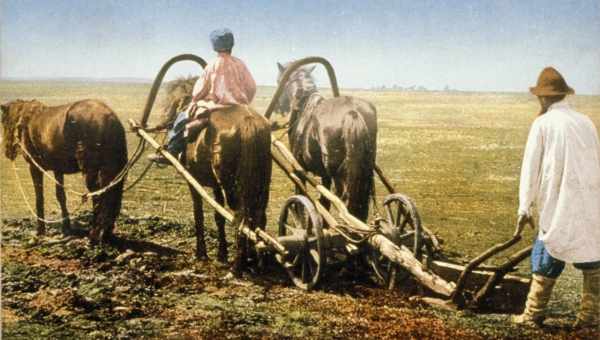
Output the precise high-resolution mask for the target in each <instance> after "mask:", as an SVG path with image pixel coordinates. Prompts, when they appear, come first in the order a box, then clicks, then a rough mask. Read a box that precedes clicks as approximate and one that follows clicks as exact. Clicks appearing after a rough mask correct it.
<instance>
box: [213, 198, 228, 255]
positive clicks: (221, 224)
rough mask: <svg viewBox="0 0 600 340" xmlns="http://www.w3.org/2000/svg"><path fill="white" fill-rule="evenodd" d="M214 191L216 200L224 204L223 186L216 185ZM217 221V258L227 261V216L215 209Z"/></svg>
mask: <svg viewBox="0 0 600 340" xmlns="http://www.w3.org/2000/svg"><path fill="white" fill-rule="evenodd" d="M213 193H214V195H215V200H216V201H217V203H219V204H220V205H224V204H225V197H223V192H222V191H221V188H219V187H216V188H215V189H214V190H213ZM215 222H216V223H217V231H218V237H219V252H218V255H217V259H218V260H219V262H222V263H227V256H228V254H227V239H226V237H225V218H224V217H223V216H221V214H219V213H218V212H217V211H215Z"/></svg>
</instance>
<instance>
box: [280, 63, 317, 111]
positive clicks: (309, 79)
mask: <svg viewBox="0 0 600 340" xmlns="http://www.w3.org/2000/svg"><path fill="white" fill-rule="evenodd" d="M291 64H292V62H289V63H286V64H283V65H282V64H280V63H277V67H278V68H279V76H278V78H277V83H278V84H280V83H281V80H282V79H281V76H282V75H283V73H284V72H285V70H286V69H287V68H288V67H289V66H290V65H291ZM314 69H315V65H312V66H304V67H300V68H299V69H297V70H296V71H294V73H292V75H291V76H290V78H289V79H288V81H287V82H286V84H285V88H284V91H283V93H282V94H281V96H280V97H279V102H278V108H277V110H278V111H279V112H281V113H284V114H285V113H286V112H292V111H294V110H297V109H298V107H297V106H298V104H299V103H300V101H302V99H305V98H306V97H307V96H309V95H310V94H311V93H313V92H315V91H316V90H317V85H316V83H315V80H314V78H313V76H312V72H313V71H314Z"/></svg>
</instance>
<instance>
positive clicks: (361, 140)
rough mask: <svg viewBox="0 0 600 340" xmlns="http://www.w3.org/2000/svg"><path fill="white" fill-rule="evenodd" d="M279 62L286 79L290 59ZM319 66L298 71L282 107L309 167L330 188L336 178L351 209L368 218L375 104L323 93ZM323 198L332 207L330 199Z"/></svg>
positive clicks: (299, 156) (295, 145)
mask: <svg viewBox="0 0 600 340" xmlns="http://www.w3.org/2000/svg"><path fill="white" fill-rule="evenodd" d="M277 66H278V67H279V72H280V73H279V77H280V79H279V82H280V81H281V75H282V74H283V72H284V71H285V69H286V67H287V66H289V63H288V64H286V65H285V66H284V65H281V64H279V63H278V64H277ZM313 70H314V66H312V67H303V68H300V69H298V70H297V71H295V72H294V73H293V74H292V75H291V77H290V79H289V80H288V82H287V83H286V84H285V91H284V92H283V95H282V96H281V97H280V101H279V106H280V107H279V111H281V112H290V113H291V115H290V119H289V120H290V127H289V130H288V137H289V141H290V148H291V150H292V153H293V154H294V157H296V159H297V160H298V161H299V162H300V164H301V165H302V166H303V167H304V169H306V170H307V171H310V172H313V173H314V174H316V175H318V176H320V177H321V180H322V182H323V185H324V186H326V187H327V188H329V187H330V186H331V182H332V180H333V183H334V184H335V189H336V194H337V195H338V196H339V197H340V198H341V199H342V200H343V201H344V203H346V205H347V206H348V211H349V212H350V213H351V214H353V215H354V216H356V217H357V218H359V219H361V220H363V221H365V220H366V219H367V217H368V214H369V198H370V196H371V195H372V193H373V169H374V166H375V156H376V150H377V113H376V110H375V107H374V106H373V105H372V104H371V103H369V102H366V101H364V100H360V99H357V98H353V97H347V96H342V97H336V98H331V99H325V98H323V97H322V96H321V95H320V94H319V92H318V90H317V86H316V84H315V82H314V79H313V77H312V75H311V72H312V71H313ZM280 85H281V84H280ZM322 203H323V204H324V205H325V206H326V207H328V206H329V202H328V201H327V200H325V199H323V200H322Z"/></svg>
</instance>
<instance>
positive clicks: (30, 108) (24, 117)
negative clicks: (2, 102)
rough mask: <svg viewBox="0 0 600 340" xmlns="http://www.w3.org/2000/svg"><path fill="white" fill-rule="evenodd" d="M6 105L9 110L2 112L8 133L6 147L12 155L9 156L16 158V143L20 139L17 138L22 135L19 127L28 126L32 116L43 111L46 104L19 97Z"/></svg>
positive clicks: (5, 129)
mask: <svg viewBox="0 0 600 340" xmlns="http://www.w3.org/2000/svg"><path fill="white" fill-rule="evenodd" d="M6 107H7V110H9V112H6V113H5V112H3V113H2V125H3V126H4V132H5V133H6V136H4V138H5V141H4V147H5V148H6V150H7V155H11V157H9V158H11V159H14V157H16V155H17V144H16V143H17V142H18V141H17V140H16V139H17V138H20V135H21V133H20V131H19V129H22V128H23V127H25V126H27V124H28V123H29V120H30V119H31V117H32V116H33V115H34V114H37V113H39V112H40V111H42V110H43V109H44V108H45V107H46V105H44V104H42V103H41V102H39V101H37V100H35V99H34V100H29V101H26V100H21V99H17V100H15V101H12V102H10V103H8V104H6ZM13 110H14V111H13ZM10 111H13V112H10ZM15 111H16V114H15Z"/></svg>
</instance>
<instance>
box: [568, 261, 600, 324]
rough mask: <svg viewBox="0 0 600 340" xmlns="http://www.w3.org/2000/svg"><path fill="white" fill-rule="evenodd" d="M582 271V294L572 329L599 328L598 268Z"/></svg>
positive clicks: (599, 279) (599, 290)
mask: <svg viewBox="0 0 600 340" xmlns="http://www.w3.org/2000/svg"><path fill="white" fill-rule="evenodd" d="M582 271H583V294H582V295H581V306H580V309H579V313H578V314H577V320H576V321H575V323H574V324H573V327H574V328H587V327H590V328H594V327H596V328H597V327H599V326H600V268H598V269H588V270H582Z"/></svg>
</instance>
